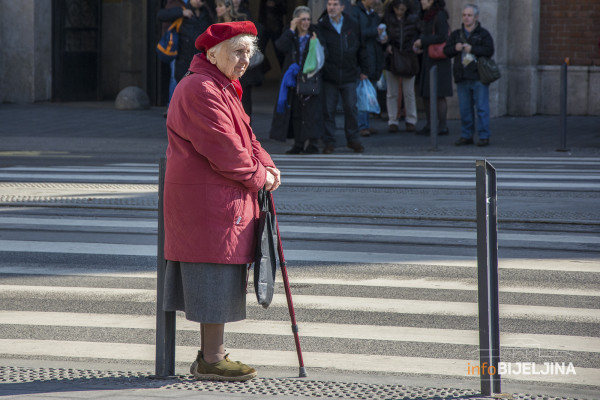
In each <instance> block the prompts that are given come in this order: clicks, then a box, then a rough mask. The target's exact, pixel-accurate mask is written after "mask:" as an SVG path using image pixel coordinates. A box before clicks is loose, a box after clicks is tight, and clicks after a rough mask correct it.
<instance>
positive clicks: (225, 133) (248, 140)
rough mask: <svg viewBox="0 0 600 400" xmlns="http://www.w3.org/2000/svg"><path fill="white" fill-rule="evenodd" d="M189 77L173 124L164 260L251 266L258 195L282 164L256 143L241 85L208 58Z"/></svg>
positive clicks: (172, 110)
mask: <svg viewBox="0 0 600 400" xmlns="http://www.w3.org/2000/svg"><path fill="white" fill-rule="evenodd" d="M190 71H192V72H194V74H193V75H190V76H188V77H185V78H183V79H182V80H181V81H180V82H179V83H178V84H177V88H176V90H175V92H174V93H173V98H172V100H171V104H170V106H169V113H168V117H167V133H168V137H169V146H168V148H167V172H166V177H165V191H164V216H165V217H164V222H165V258H166V259H168V260H172V261H183V262H205V263H219V264H246V263H251V262H253V259H254V243H255V238H254V233H255V224H256V219H257V218H258V215H259V209H258V205H257V192H258V190H259V189H261V188H262V187H263V186H264V184H265V181H266V169H265V166H273V167H274V166H275V164H274V163H273V161H272V160H271V157H270V156H269V154H268V153H267V152H266V151H265V150H264V149H263V148H262V147H261V145H260V143H259V142H258V140H256V137H255V136H254V133H253V132H252V128H251V127H250V125H249V122H250V118H249V117H248V116H247V115H246V113H245V112H244V109H243V108H242V103H241V101H240V98H239V97H238V94H237V92H236V89H235V86H234V83H232V81H230V80H229V79H228V78H227V77H226V76H225V75H223V74H222V73H221V71H219V70H218V69H217V68H216V67H215V66H214V65H212V64H211V63H210V62H208V61H207V60H206V58H205V57H204V55H196V56H195V57H194V59H193V61H192V63H191V65H190ZM237 83H238V82H235V84H237Z"/></svg>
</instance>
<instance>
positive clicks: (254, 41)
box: [206, 33, 258, 57]
mask: <svg viewBox="0 0 600 400" xmlns="http://www.w3.org/2000/svg"><path fill="white" fill-rule="evenodd" d="M225 43H229V48H230V49H239V48H240V47H247V46H248V47H250V57H252V55H253V54H254V53H255V52H256V50H257V48H258V38H257V37H256V36H254V35H250V34H247V33H243V34H241V35H237V36H234V37H232V38H230V39H227V40H224V41H222V42H221V43H218V44H216V45H214V46H213V47H211V48H210V49H208V51H207V52H206V54H207V55H208V54H209V53H211V54H212V55H213V56H214V55H215V54H216V53H218V52H219V51H220V50H221V49H222V48H223V46H224V45H225Z"/></svg>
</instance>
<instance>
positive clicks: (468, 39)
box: [444, 4, 494, 146]
mask: <svg viewBox="0 0 600 400" xmlns="http://www.w3.org/2000/svg"><path fill="white" fill-rule="evenodd" d="M444 53H446V55H447V56H448V57H454V68H453V70H454V81H455V82H456V92H457V93H458V105H459V109H460V139H458V140H457V141H456V142H455V144H456V145H457V146H461V145H468V144H473V135H474V134H475V115H474V112H473V111H474V110H477V135H478V137H479V142H478V143H477V145H478V146H487V145H488V144H489V143H490V103H489V84H488V85H485V84H483V83H481V81H480V80H479V72H478V71H477V59H478V58H479V57H492V56H493V55H494V40H493V39H492V35H490V33H489V32H488V31H487V30H486V29H484V28H483V27H482V26H481V24H480V23H479V7H477V6H476V5H474V4H467V5H466V6H465V7H464V8H463V11H462V26H461V28H460V29H457V30H455V31H454V32H452V34H451V35H450V39H449V40H448V42H447V44H446V47H445V48H444Z"/></svg>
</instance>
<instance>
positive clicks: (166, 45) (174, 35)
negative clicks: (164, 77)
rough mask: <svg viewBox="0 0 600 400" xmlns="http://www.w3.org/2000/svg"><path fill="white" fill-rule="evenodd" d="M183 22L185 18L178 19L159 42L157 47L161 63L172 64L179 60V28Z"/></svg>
mask: <svg viewBox="0 0 600 400" xmlns="http://www.w3.org/2000/svg"><path fill="white" fill-rule="evenodd" d="M182 22H183V17H181V18H177V19H176V20H175V21H173V23H172V24H171V25H170V26H169V28H168V29H167V31H166V32H165V34H164V35H162V37H161V38H160V40H159V41H158V44H157V45H156V53H157V54H158V58H159V59H160V61H162V62H164V63H167V64H168V63H170V62H171V61H173V60H174V59H175V58H177V53H178V52H179V28H180V27H181V23H182Z"/></svg>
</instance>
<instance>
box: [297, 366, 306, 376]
mask: <svg viewBox="0 0 600 400" xmlns="http://www.w3.org/2000/svg"><path fill="white" fill-rule="evenodd" d="M307 376H308V375H306V368H304V367H300V373H299V374H298V377H299V378H306V377H307Z"/></svg>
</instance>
